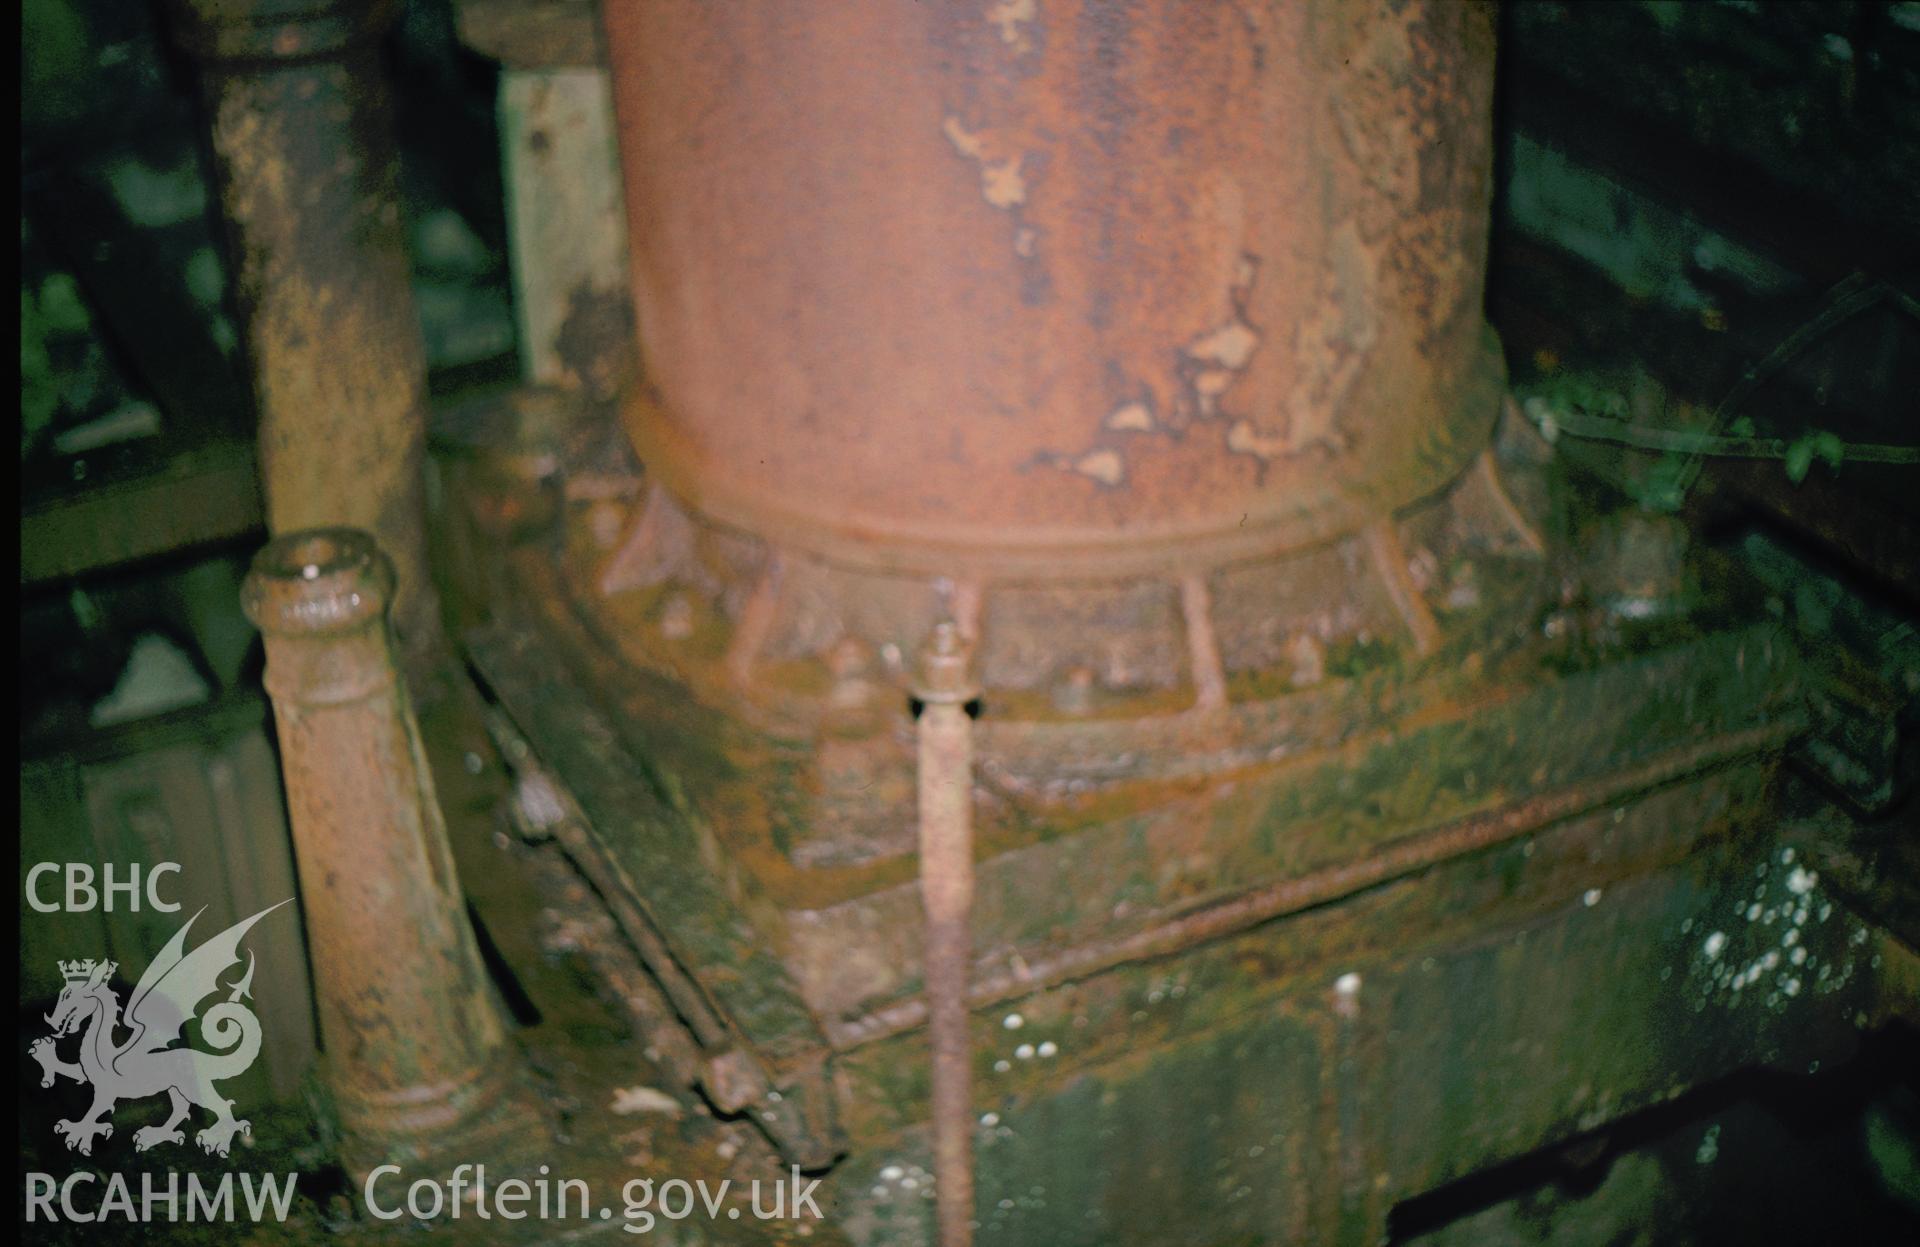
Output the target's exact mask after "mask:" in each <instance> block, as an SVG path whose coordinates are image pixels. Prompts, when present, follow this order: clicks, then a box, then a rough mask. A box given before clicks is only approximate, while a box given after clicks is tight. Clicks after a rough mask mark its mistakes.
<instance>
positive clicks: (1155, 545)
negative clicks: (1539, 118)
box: [605, 0, 1498, 577]
mask: <svg viewBox="0 0 1920 1247" xmlns="http://www.w3.org/2000/svg"><path fill="white" fill-rule="evenodd" d="M605 18H606V23H607V30H608V46H609V59H610V61H611V64H612V68H613V79H614V89H615V99H616V105H617V110H618V114H619V122H620V138H621V143H622V148H623V158H624V162H625V167H626V175H627V207H628V214H629V219H630V223H631V234H632V239H631V243H632V245H631V251H632V257H633V293H634V304H635V309H636V315H637V321H638V327H639V335H640V341H641V346H642V350H643V353H644V355H645V357H646V369H647V375H648V380H649V385H648V386H647V387H644V388H641V389H636V391H635V392H634V393H633V395H632V396H631V398H630V400H629V403H628V410H627V424H628V428H629V431H630V433H631V435H632V436H633V438H634V440H635V442H636V444H637V446H638V447H639V449H640V451H641V453H642V457H643V458H644V459H645V460H646V462H647V464H648V467H649V469H650V470H652V471H654V472H656V473H657V474H659V475H660V477H661V478H662V479H664V480H665V481H666V482H667V483H668V484H669V486H670V487H671V488H672V489H674V490H675V491H676V492H677V493H679V494H680V495H681V497H682V498H683V499H685V500H687V501H688V502H690V503H692V504H693V505H694V506H695V507H696V508H698V509H700V510H702V511H704V512H705V513H707V514H708V515H709V516H711V517H713V518H717V519H720V520H722V521H725V522H729V523H734V524H739V525H742V526H744V527H747V528H750V529H752V530H755V531H758V532H763V533H769V534H774V535H777V536H778V538H779V539H781V540H783V541H786V542H791V543H793V544H796V545H799V546H801V547H803V548H807V549H811V550H813V551H815V552H817V553H823V554H826V555H828V556H830V557H834V558H837V559H841V560H844V561H850V562H859V563H863V564H867V565H880V566H885V567H891V568H899V569H904V570H914V571H920V572H929V571H931V572H947V571H952V570H954V569H956V568H967V567H971V568H975V569H978V570H979V571H981V572H983V573H986V574H994V575H1006V574H1012V575H1018V576H1035V577H1049V576H1066V575H1081V574H1086V573H1089V572H1091V573H1094V574H1106V573H1111V572H1116V571H1120V572H1124V571H1126V570H1128V569H1142V568H1150V567H1154V566H1162V567H1164V566H1167V565H1172V564H1175V563H1178V564H1180V565H1182V566H1191V565H1192V564H1193V562H1194V561H1195V560H1199V561H1203V562H1204V561H1214V562H1217V561H1224V560H1225V559H1227V558H1232V557H1239V556H1243V555H1254V554H1264V553H1268V552H1271V551H1274V550H1278V549H1285V548H1288V547H1292V546H1297V545H1301V544H1305V543H1308V542H1312V541H1317V540H1321V539H1324V538H1327V537H1330V536H1333V535H1336V534H1341V533H1346V532H1352V531H1356V530H1358V529H1360V528H1363V527H1365V525H1366V524H1367V523H1368V522H1369V521H1370V520H1372V519H1375V518H1377V517H1379V516H1380V515H1382V514H1384V513H1386V512H1387V511H1390V510H1392V509H1393V508H1395V507H1398V506H1400V505H1402V504H1405V503H1407V502H1410V501H1412V500H1414V499H1416V498H1419V497H1422V496H1424V495H1426V494H1428V493H1431V492H1432V491H1434V490H1435V489H1437V488H1438V487H1439V486H1440V485H1441V484H1443V483H1444V482H1446V481H1447V480H1448V479H1450V478H1451V477H1452V476H1453V475H1454V474H1455V473H1457V471H1458V470H1459V469H1460V468H1461V467H1463V466H1464V465H1465V464H1466V463H1467V462H1468V461H1469V460H1470V458H1471V456H1472V455H1473V454H1474V453H1476V452H1478V450H1479V449H1480V448H1481V447H1482V446H1483V445H1484V444H1485V442H1486V437H1487V432H1488V429H1489V428H1490V426H1491V423H1492V420H1493V418H1494V414H1495V411H1494V404H1495V402H1496V401H1497V399H1496V398H1495V397H1494V396H1493V392H1492V391H1491V390H1490V389H1489V387H1488V385H1487V378H1488V376H1489V375H1490V374H1492V375H1494V376H1496V377H1497V373H1498V362H1497V353H1496V352H1495V351H1494V349H1493V347H1492V346H1491V344H1490V342H1489V340H1488V339H1487V337H1486V336H1485V332H1484V328H1483V324H1482V319H1481V314H1480V295H1481V280H1482V271H1483V267H1484V257H1485V241H1486V220H1487V209H1488V195H1489V187H1490V168H1491V152H1490V141H1489V135H1490V100H1491V95H1490V91H1491V80H1492V53H1493V33H1492V27H1493V22H1492V16H1491V10H1490V8H1489V6H1485V5H1482V4H1477V3H1476V4H1460V3H1429V4H1423V3H1419V2H1417V0H1416V2H1413V3H1407V4H1403V5H1389V4H1386V3H1346V2H1340V3H1334V2H1331V0H1317V2H1315V3H1309V4H1295V3H1286V4H1282V3H1246V4H1240V5H1224V4H1215V3H1198V2H1193V0H1132V2H1129V3H1091V2H1069V0H1041V2H1039V3H1035V4H1019V5H991V4H984V3H983V4H969V5H960V4H911V3H897V4H884V5H790V4H783V3H759V2H756V0H744V2H742V3H735V4H729V5H711V4H704V3H698V2H697V0H660V2H658V3H647V4H638V3H613V4H609V5H608V6H607V7H606V10H605ZM1116 413H1121V414H1119V415H1118V417H1117V418H1116Z"/></svg>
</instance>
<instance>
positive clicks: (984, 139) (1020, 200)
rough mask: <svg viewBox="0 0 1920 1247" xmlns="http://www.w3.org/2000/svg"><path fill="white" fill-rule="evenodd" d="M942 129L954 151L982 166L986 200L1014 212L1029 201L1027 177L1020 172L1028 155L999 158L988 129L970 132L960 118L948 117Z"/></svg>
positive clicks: (981, 181) (1005, 210) (1006, 210)
mask: <svg viewBox="0 0 1920 1247" xmlns="http://www.w3.org/2000/svg"><path fill="white" fill-rule="evenodd" d="M941 130H942V131H943V132H944V133H945V134H946V136H947V142H949V143H951V144H953V150H954V151H956V152H959V153H960V154H961V155H962V156H965V157H966V158H967V159H968V160H971V161H972V162H973V163H974V164H975V165H976V166H978V167H979V170H980V197H981V198H982V199H984V200H986V201H987V202H988V203H989V204H991V205H992V206H993V207H995V208H998V209H1000V210H1001V211H1002V212H1008V211H1011V210H1013V209H1014V208H1017V207H1019V206H1020V205H1021V204H1024V203H1025V202H1027V180H1026V178H1024V177H1022V176H1021V173H1020V165H1021V162H1022V160H1023V159H1024V157H1022V156H1019V155H1015V156H1009V157H1006V158H1004V159H995V158H994V157H993V155H992V154H991V153H990V152H989V150H988V149H989V148H990V147H991V146H992V145H993V140H992V138H991V136H989V135H988V134H986V133H985V132H980V133H971V132H969V131H968V130H967V128H966V127H965V126H963V125H961V124H960V119H959V118H958V117H951V116H950V117H948V118H947V119H946V121H945V123H943V124H942V126H941Z"/></svg>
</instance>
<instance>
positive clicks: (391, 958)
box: [244, 529, 538, 1174]
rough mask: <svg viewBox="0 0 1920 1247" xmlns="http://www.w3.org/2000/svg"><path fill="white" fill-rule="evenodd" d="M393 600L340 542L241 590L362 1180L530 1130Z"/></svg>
mask: <svg viewBox="0 0 1920 1247" xmlns="http://www.w3.org/2000/svg"><path fill="white" fill-rule="evenodd" d="M393 591H394V572H393V566H392V564H391V563H390V562H389V561H388V560H387V558H386V556H385V555H383V554H382V553H381V552H380V550H379V548H378V547H377V546H376V545H375V544H374V541H373V539H372V538H371V537H370V536H369V535H367V534H366V533H363V532H359V531H356V530H352V529H319V530H313V531H309V532H304V533H293V534H288V535H285V536H281V537H278V538H275V539H274V540H273V541H272V542H270V543H269V544H268V545H267V546H266V548H265V549H263V550H262V551H261V552H260V553H259V555H258V556H257V557H256V558H255V559H254V562H253V568H252V571H251V572H250V573H249V574H248V576H247V580H246V585H245V589H244V605H245V607H246V612H247V617H248V618H249V619H251V620H252V621H253V623H254V626H256V627H257V628H259V629H260V631H261V633H262V634H263V635H264V637H265V640H266V651H267V671H266V686H267V692H268V693H269V694H270V695H271V697H272V699H273V707H274V718H275V722H276V723H277V725H278V728H279V741H280V758H281V769H282V772H283V774H284V775H285V778H286V789H287V805H288V809H289V812H290V814H291V822H292V825H293V840H294V853H295V860H296V861H297V863H298V866H299V872H300V896H301V905H302V908H303V911H304V913H305V917H306V924H307V940H308V947H309V948H310V950H311V953H312V958H313V969H314V983H315V994H316V996H317V998H318V1004H319V1014H320V1032H321V1042H322V1046H323V1048H324V1050H325V1061H326V1068H327V1075H328V1080H329V1083H330V1085H331V1087H332V1090H333V1092H334V1099H335V1103H336V1105H337V1107H338V1110H339V1114H340V1123H341V1127H342V1131H343V1134H344V1135H345V1139H346V1143H345V1157H344V1159H345V1160H346V1163H347V1166H348V1168H349V1169H350V1170H351V1171H353V1172H355V1173H362V1174H363V1173H365V1172H366V1171H367V1170H369V1169H371V1168H372V1167H373V1166H375V1165H378V1164H383V1163H388V1162H392V1163H397V1164H403V1165H407V1164H425V1163H430V1161H431V1158H433V1157H435V1156H439V1155H444V1154H448V1153H449V1151H450V1150H453V1151H456V1152H457V1149H458V1148H459V1147H460V1146H461V1144H462V1143H463V1142H468V1143H471V1142H475V1141H477V1140H479V1139H481V1138H483V1137H493V1136H497V1135H498V1134H500V1133H501V1132H502V1131H503V1130H507V1129H509V1128H511V1129H523V1128H524V1126H525V1125H526V1124H529V1123H531V1122H533V1121H534V1120H535V1119H536V1118H537V1116H538V1114H537V1112H536V1111H534V1110H533V1109H532V1108H531V1106H530V1104H529V1103H528V1102H527V1101H526V1100H525V1098H524V1097H525V1090H524V1088H523V1087H522V1086H521V1085H520V1081H521V1080H518V1079H516V1078H515V1077H514V1075H513V1073H512V1071H511V1066H510V1059H511V1055H512V1049H511V1047H510V1045H509V1042H508V1038H507V1034H506V1029H505V1026H504V1023H503V1021H502V1019H501V1016H500V1013H499V1010H498V1005H497V1003H496V1000H495V997H494V994H493V988H492V984H491V983H490V982H489V980H488V978H487V975H486V971H485V968H484V965H483V963H482V961H481V958H480V953H479V949H478V947H477V946H476V942H475V939H474V934H473V929H472V927H471V926H470V925H469V923H468V920H467V913H466V904H465V901H464V898H463V895H462V893H461V889H460V882H459V880H458V878H457V877H456V876H455V873H454V866H453V859H452V856H451V853H450V851H449V848H448V845H447V834H446V827H445V825H444V823H443V822H442V819H441V814H440V807H439V803H438V801H437V800H436V798H435V796H434V789H433V778H432V775H431V773H430V772H429V771H428V769H427V766H426V762H425V758H424V755H423V752H422V748H421V742H420V734H419V729H418V726H417V725H416V723H415V720H414V717H413V712H412V710H411V708H410V706H409V703H408V700H407V694H406V689H405V686H404V684H403V683H402V681H401V680H400V678H399V675H398V672H397V669H396V666H395V662H394V655H393V650H392V647H391V645H390V643H389V639H388V607H389V605H390V604H391V601H392V597H393ZM466 1159H469V1160H471V1159H474V1157H473V1156H468V1157H467V1158H466Z"/></svg>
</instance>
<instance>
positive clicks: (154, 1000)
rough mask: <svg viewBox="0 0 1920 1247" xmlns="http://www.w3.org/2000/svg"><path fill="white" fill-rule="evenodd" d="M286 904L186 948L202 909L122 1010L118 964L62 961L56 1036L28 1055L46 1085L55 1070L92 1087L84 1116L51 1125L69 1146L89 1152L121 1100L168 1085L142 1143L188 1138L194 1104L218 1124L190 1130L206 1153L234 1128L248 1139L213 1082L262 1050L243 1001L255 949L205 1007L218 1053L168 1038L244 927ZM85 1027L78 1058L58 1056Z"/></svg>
mask: <svg viewBox="0 0 1920 1247" xmlns="http://www.w3.org/2000/svg"><path fill="white" fill-rule="evenodd" d="M288 903H289V902H288V901H281V902H280V904H279V905H270V906H268V907H267V908H266V909H263V910H261V911H260V912H259V913H257V914H255V915H254V916H253V917H251V918H248V919H246V920H244V921H242V922H237V923H235V924H234V925H232V926H230V927H228V928H227V929H226V930H224V931H222V932H220V933H219V934H218V935H216V936H214V937H213V938H212V939H209V940H207V941H206V942H205V943H203V944H201V945H200V946H199V947H198V948H196V949H194V950H193V951H192V952H190V953H189V952H187V951H185V950H186V943H187V932H188V931H189V930H190V929H191V928H192V927H193V923H194V919H196V918H198V917H199V916H200V914H202V913H205V912H206V910H204V909H202V910H200V911H199V913H196V914H194V916H193V918H189V919H187V922H186V925H185V926H182V927H181V928H180V929H179V930H178V931H176V932H175V933H174V936H173V938H172V939H171V940H169V941H168V942H167V946H166V947H165V948H163V949H161V950H160V953H159V955H158V956H156V957H155V958H154V959H153V963H152V964H151V965H149V966H148V967H147V972H146V973H145V974H143V975H141V976H140V982H139V983H138V984H136V985H135V986H134V989H133V994H132V995H131V996H129V997H128V998H127V1007H126V1014H125V1016H124V1017H123V1016H122V1015H121V1012H120V998H119V996H118V994H117V993H115V991H114V990H113V986H112V979H113V972H114V970H115V969H117V968H118V967H117V965H116V963H114V962H111V961H93V960H87V961H63V962H61V963H60V974H61V977H62V978H63V979H64V980H65V981H66V985H65V986H64V987H63V988H61V991H60V999H59V1000H58V1001H57V1002H55V1004H54V1006H53V1012H52V1013H49V1014H48V1015H47V1017H46V1021H47V1024H48V1025H49V1026H51V1027H53V1034H52V1035H49V1036H46V1037H44V1038H41V1039H37V1040H35V1041H34V1042H33V1044H32V1045H31V1046H30V1047H29V1048H28V1049H27V1052H28V1054H29V1055H30V1056H32V1057H33V1059H34V1060H36V1061H38V1062H39V1063H40V1069H41V1070H42V1072H43V1076H42V1077H41V1079H40V1085H41V1086H42V1087H51V1086H53V1084H54V1080H55V1078H56V1077H59V1076H64V1077H67V1078H71V1079H73V1080H74V1081H75V1082H83V1083H88V1084H91V1085H92V1087H93V1107H92V1108H90V1109H88V1110H87V1112H86V1114H85V1116H83V1117H81V1118H79V1119H78V1120H76V1121H62V1122H57V1123H55V1125H54V1127H53V1129H54V1132H55V1133H56V1134H59V1135H62V1136H64V1137H65V1139H66V1141H67V1146H68V1147H70V1148H72V1149H73V1150H74V1151H76V1152H79V1153H80V1154H81V1155H82V1156H91V1155H93V1141H94V1139H95V1138H96V1137H97V1138H110V1137H112V1135H113V1122H112V1121H111V1120H109V1118H110V1117H111V1115H112V1113H113V1109H114V1106H115V1105H116V1104H118V1103H119V1102H120V1101H122V1100H142V1099H145V1098H147V1097H148V1096H154V1095H159V1094H161V1093H162V1092H165V1093H166V1096H167V1100H168V1104H169V1105H170V1107H169V1110H168V1113H167V1120H166V1121H165V1122H163V1123H162V1124H160V1125H157V1126H143V1127H141V1128H140V1129H139V1130H136V1131H135V1132H134V1135H133V1146H134V1148H135V1149H136V1150H138V1151H142V1152H144V1151H146V1150H147V1149H148V1148H151V1147H158V1146H159V1145H160V1144H162V1143H184V1142H186V1135H185V1134H184V1133H183V1132H182V1131H181V1130H180V1123H181V1122H183V1121H185V1120H186V1119H187V1115H188V1114H189V1113H190V1112H192V1110H193V1109H194V1107H195V1106H198V1107H200V1108H203V1109H206V1110H207V1111H208V1112H210V1113H212V1114H213V1124H212V1125H210V1126H208V1127H207V1128H206V1129H204V1130H202V1131H200V1132H199V1133H198V1134H196V1135H195V1136H194V1139H195V1141H196V1142H198V1143H199V1144H200V1146H201V1148H202V1149H203V1150H205V1151H207V1152H209V1153H211V1154H213V1155H217V1156H225V1155H226V1154H227V1151H228V1149H229V1148H231V1147H232V1146H233V1136H234V1135H236V1134H244V1135H247V1136H248V1137H252V1127H251V1126H250V1125H249V1123H247V1122H246V1121H244V1120H241V1119H237V1118H235V1117H234V1115H233V1101H231V1100H229V1099H227V1098H226V1097H224V1096H222V1095H221V1094H220V1093H219V1092H218V1091H216V1090H215V1089H214V1084H215V1083H216V1082H219V1081H221V1080H222V1079H227V1078H232V1077H234V1076H235V1075H237V1074H241V1073H244V1072H245V1071H246V1069H247V1067H248V1066H250V1065H252V1064H253V1060H254V1058H255V1057H257V1056H258V1055H260V1019H259V1018H257V1017H255V1016H254V1014H253V1010H252V1009H249V1008H248V1007H247V1006H246V1005H244V1004H242V1003H241V1001H242V1000H244V999H246V998H247V997H248V995H249V993H250V990H251V988H252V985H253V954H252V953H248V954H247V970H246V973H245V974H243V975H241V976H240V979H239V981H238V982H235V983H233V984H231V985H230V986H228V987H227V988H226V989H225V990H226V992H227V997H226V999H225V1000H222V1001H219V1002H217V1003H215V1004H213V1005H211V1006H209V1007H208V1008H207V1010H206V1011H205V1012H204V1013H201V1014H199V1018H200V1035H201V1038H202V1039H204V1040H205V1041H206V1042H207V1043H209V1044H212V1045H214V1046H215V1047H216V1049H217V1051H213V1052H202V1051H200V1050H198V1049H195V1048H190V1047H186V1046H184V1045H183V1046H180V1047H170V1046H169V1045H171V1044H174V1043H176V1042H178V1041H179V1039H180V1036H181V1030H182V1028H183V1027H184V1026H185V1025H186V1023H187V1020H188V1019H189V1018H192V1017H194V1016H195V1009H196V1008H197V1006H198V1005H199V1004H200V1003H201V1001H203V1000H205V999H206V998H207V997H208V996H210V995H212V994H214V993H215V992H217V991H220V990H222V988H221V984H220V982H219V979H220V976H221V975H222V974H224V973H226V971H227V970H228V969H229V968H231V967H232V966H233V965H234V964H235V963H237V962H238V961H239V960H240V941H241V939H242V938H243V937H244V936H245V935H246V933H247V931H248V930H249V929H250V928H251V927H252V926H253V924H254V923H256V922H258V921H260V920H261V919H262V918H264V917H266V916H267V915H268V914H270V913H272V912H273V911H274V910H276V909H279V908H280V906H281V905H285V904H288ZM83 1028H84V1029H85V1032H86V1033H85V1034H83V1035H82V1036H81V1037H80V1053H79V1055H80V1059H79V1061H78V1063H73V1062H67V1061H62V1060H61V1059H60V1056H59V1052H58V1050H57V1045H58V1041H59V1040H61V1039H64V1038H66V1037H67V1036H69V1035H71V1034H73V1033H74V1032H76V1031H79V1030H82V1029H83ZM122 1032H127V1034H126V1038H124V1039H122V1038H120V1035H121V1033H122Z"/></svg>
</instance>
